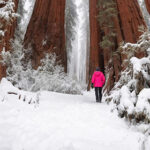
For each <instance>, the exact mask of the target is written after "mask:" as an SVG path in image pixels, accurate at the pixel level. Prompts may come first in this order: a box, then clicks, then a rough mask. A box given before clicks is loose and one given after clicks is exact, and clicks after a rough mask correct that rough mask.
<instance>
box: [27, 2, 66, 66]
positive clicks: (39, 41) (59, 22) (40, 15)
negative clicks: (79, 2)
mask: <svg viewBox="0 0 150 150" xmlns="http://www.w3.org/2000/svg"><path fill="white" fill-rule="evenodd" d="M64 18H65V0H36V2H35V7H34V10H33V14H32V17H31V20H30V23H29V26H28V28H27V32H26V35H25V47H26V48H27V47H28V46H31V48H32V62H33V66H34V67H35V68H36V67H38V66H39V65H40V60H41V58H43V57H44V53H50V52H55V53H56V54H57V56H59V57H58V58H59V59H61V61H62V63H63V64H64V66H65V68H66V51H65V29H64Z"/></svg>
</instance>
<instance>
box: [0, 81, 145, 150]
mask: <svg viewBox="0 0 150 150" xmlns="http://www.w3.org/2000/svg"><path fill="white" fill-rule="evenodd" d="M4 84H6V85H7V84H8V83H7V81H6V80H3V86H0V88H1V95H3V94H4V93H5V91H6V89H7V87H9V88H10V90H11V91H14V90H15V88H13V87H11V85H7V86H4ZM2 90H4V91H3V93H2ZM21 94H23V93H21ZM26 94H27V93H26ZM28 96H29V97H30V96H31V94H30V93H28V95H27V97H28ZM2 97H3V96H2ZM2 97H1V101H0V150H133V149H134V150H140V149H141V148H140V147H141V143H142V139H143V135H142V134H141V133H139V132H136V131H133V130H131V129H130V128H129V127H128V125H127V124H126V123H125V122H124V120H123V119H120V118H118V117H117V115H116V113H115V112H113V113H112V112H111V107H110V106H108V105H107V104H105V103H101V104H99V103H98V104H97V103H95V97H94V92H93V91H92V92H85V93H84V94H83V95H65V94H59V93H53V92H41V94H40V103H39V104H38V105H37V104H30V105H29V104H28V103H27V102H26V101H25V102H24V101H23V100H19V99H18V96H17V95H5V97H4V98H2Z"/></svg>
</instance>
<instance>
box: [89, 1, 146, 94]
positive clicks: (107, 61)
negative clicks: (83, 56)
mask: <svg viewBox="0 0 150 150" xmlns="http://www.w3.org/2000/svg"><path fill="white" fill-rule="evenodd" d="M97 2H98V0H90V3H91V4H90V22H91V23H90V25H91V28H90V29H91V31H90V33H91V42H90V44H91V47H90V54H91V57H90V58H91V59H90V67H91V70H92V71H93V70H94V69H95V66H100V67H101V68H103V67H104V68H105V72H106V73H107V74H108V79H107V83H106V89H107V91H110V90H111V88H112V87H113V86H114V83H115V82H116V81H118V79H119V77H120V72H121V70H122V66H121V65H122V61H123V57H121V55H120V53H119V52H117V48H118V47H119V44H120V42H122V41H124V42H131V43H136V42H137V40H138V38H139V36H140V35H141V33H140V32H139V31H138V27H139V26H140V25H145V22H144V19H143V16H142V13H141V11H140V7H139V4H138V2H137V0H116V4H117V10H118V15H117V17H115V18H114V25H115V32H116V35H117V36H116V39H114V41H115V46H114V47H112V48H111V49H104V50H101V48H100V45H99V43H100V41H101V38H102V36H103V35H102V34H100V31H101V27H100V26H99V24H98V23H97V18H96V17H95V16H97V15H98V10H97ZM104 34H105V35H106V34H108V32H107V29H105V31H104ZM100 56H103V57H100ZM102 58H104V63H100V61H101V60H102ZM103 65H104V66H103ZM91 73H92V72H90V74H91Z"/></svg>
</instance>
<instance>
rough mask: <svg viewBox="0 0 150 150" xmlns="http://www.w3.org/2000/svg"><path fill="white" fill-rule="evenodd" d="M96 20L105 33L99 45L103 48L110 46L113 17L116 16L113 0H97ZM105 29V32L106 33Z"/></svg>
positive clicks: (111, 45) (112, 33) (112, 36)
mask: <svg viewBox="0 0 150 150" xmlns="http://www.w3.org/2000/svg"><path fill="white" fill-rule="evenodd" d="M98 8H99V14H98V17H97V18H98V21H99V25H100V28H101V30H102V31H103V33H104V34H105V35H104V36H103V37H102V41H101V42H100V46H101V47H102V48H103V49H105V48H112V47H113V46H114V44H115V43H114V40H113V39H114V38H115V37H116V34H115V27H114V18H115V17H116V16H117V6H116V2H115V1H114V0H98ZM106 31H107V34H106Z"/></svg>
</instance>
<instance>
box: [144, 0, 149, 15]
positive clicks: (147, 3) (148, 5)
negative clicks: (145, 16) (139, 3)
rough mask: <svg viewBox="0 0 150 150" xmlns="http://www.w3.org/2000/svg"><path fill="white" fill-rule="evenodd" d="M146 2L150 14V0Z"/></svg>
mask: <svg viewBox="0 0 150 150" xmlns="http://www.w3.org/2000/svg"><path fill="white" fill-rule="evenodd" d="M145 4H146V8H147V11H148V12H149V14H150V0H145Z"/></svg>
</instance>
